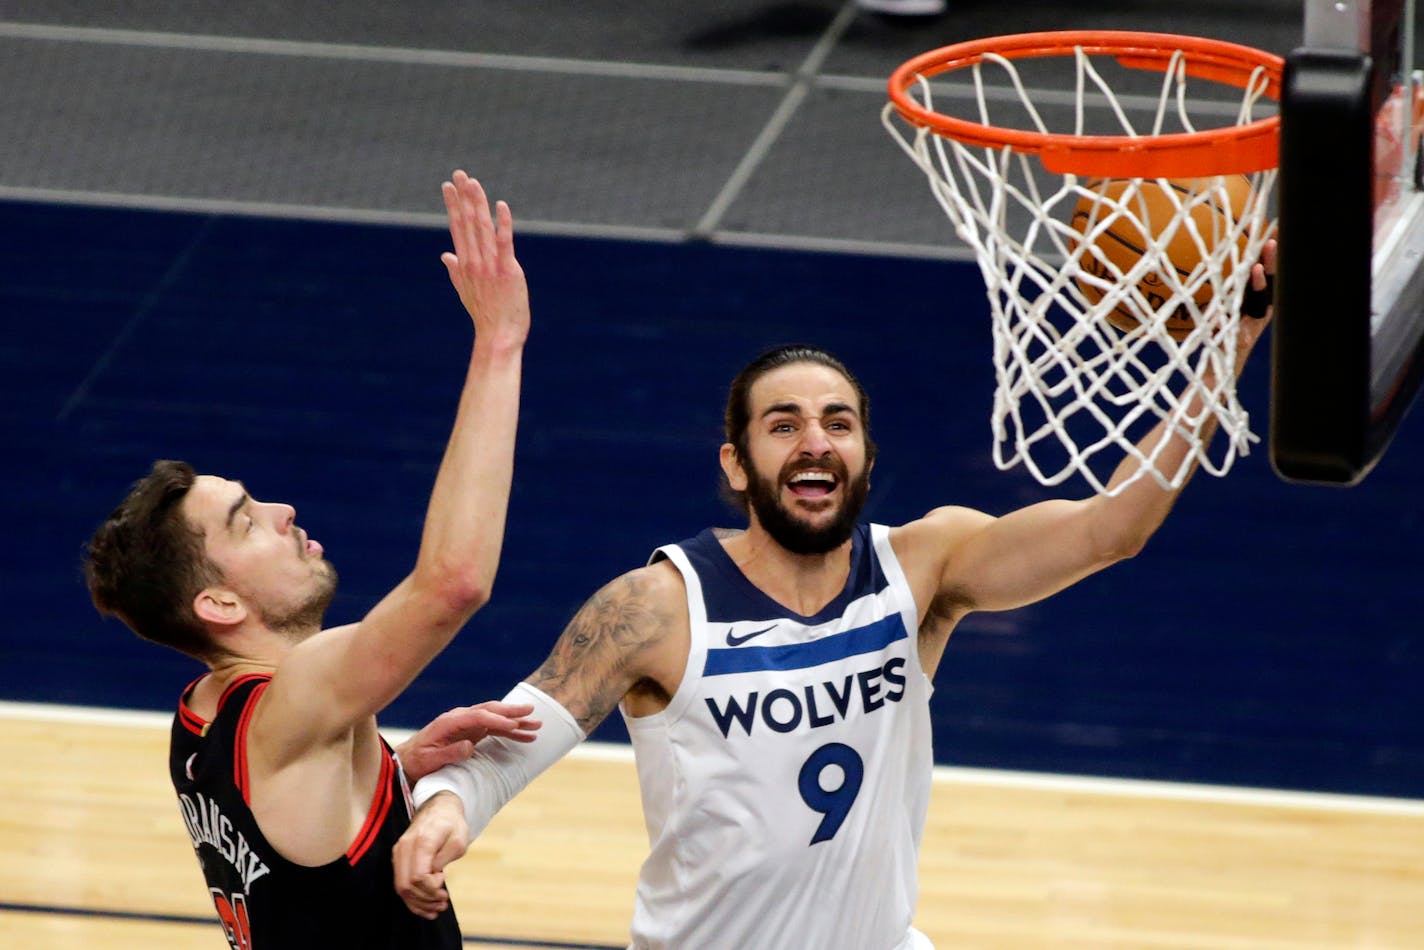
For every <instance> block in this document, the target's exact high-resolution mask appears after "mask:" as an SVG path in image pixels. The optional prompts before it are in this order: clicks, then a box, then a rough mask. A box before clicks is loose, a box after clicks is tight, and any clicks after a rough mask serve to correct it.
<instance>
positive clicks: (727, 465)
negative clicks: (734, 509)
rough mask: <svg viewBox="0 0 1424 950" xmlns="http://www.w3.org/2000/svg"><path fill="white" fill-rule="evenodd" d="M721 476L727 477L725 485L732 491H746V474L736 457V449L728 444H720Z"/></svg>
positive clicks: (740, 461) (738, 458) (739, 459)
mask: <svg viewBox="0 0 1424 950" xmlns="http://www.w3.org/2000/svg"><path fill="white" fill-rule="evenodd" d="M721 462H722V474H724V475H726V476H727V484H728V485H730V486H731V487H732V491H746V490H747V472H746V469H744V468H742V460H741V458H740V457H739V456H738V455H737V447H736V446H735V445H733V444H732V443H730V442H723V443H722V454H721Z"/></svg>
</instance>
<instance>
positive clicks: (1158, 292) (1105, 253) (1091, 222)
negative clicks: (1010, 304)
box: [1072, 175, 1251, 340]
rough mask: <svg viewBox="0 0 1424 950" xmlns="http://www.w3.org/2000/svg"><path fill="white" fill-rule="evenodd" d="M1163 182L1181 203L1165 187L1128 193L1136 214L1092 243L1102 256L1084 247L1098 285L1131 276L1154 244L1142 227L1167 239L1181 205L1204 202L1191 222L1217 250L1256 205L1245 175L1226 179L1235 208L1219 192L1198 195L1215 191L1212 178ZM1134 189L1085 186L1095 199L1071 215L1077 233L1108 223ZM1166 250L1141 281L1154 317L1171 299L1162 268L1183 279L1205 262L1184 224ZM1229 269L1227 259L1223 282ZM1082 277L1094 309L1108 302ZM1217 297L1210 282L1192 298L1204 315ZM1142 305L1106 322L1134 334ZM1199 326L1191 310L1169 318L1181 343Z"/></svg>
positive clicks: (1124, 306)
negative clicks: (1194, 199) (1204, 196)
mask: <svg viewBox="0 0 1424 950" xmlns="http://www.w3.org/2000/svg"><path fill="white" fill-rule="evenodd" d="M1165 181H1166V185H1167V187H1168V188H1170V189H1172V191H1174V192H1176V195H1175V197H1174V196H1172V195H1169V194H1168V192H1167V190H1166V189H1164V188H1163V186H1162V184H1161V183H1159V182H1157V181H1150V180H1148V181H1143V182H1141V184H1140V185H1139V188H1138V192H1137V195H1136V196H1133V195H1130V194H1129V195H1128V197H1127V201H1126V208H1127V210H1128V211H1129V212H1131V213H1130V214H1124V215H1122V216H1120V217H1118V218H1116V219H1115V220H1113V221H1112V222H1111V223H1110V224H1109V225H1108V227H1107V229H1106V230H1105V231H1103V232H1101V233H1100V234H1098V236H1097V237H1096V238H1095V240H1094V247H1096V252H1095V251H1094V250H1093V248H1086V249H1084V251H1083V254H1082V258H1081V262H1082V269H1083V270H1084V271H1086V272H1088V273H1089V274H1091V275H1092V276H1093V277H1096V278H1099V279H1100V280H1105V281H1109V282H1116V281H1117V280H1118V279H1119V275H1121V274H1125V273H1127V272H1128V271H1129V270H1130V269H1131V268H1132V267H1133V266H1134V265H1136V264H1137V262H1138V261H1139V260H1140V259H1141V257H1142V255H1143V250H1144V248H1146V247H1147V244H1148V242H1147V240H1146V238H1145V236H1144V234H1143V228H1145V229H1146V231H1147V232H1148V233H1149V234H1151V235H1152V237H1153V238H1158V237H1161V236H1163V235H1164V234H1166V233H1167V231H1168V229H1169V227H1170V226H1171V224H1172V222H1173V221H1174V220H1175V219H1176V218H1177V217H1178V216H1179V215H1180V214H1181V212H1180V211H1179V209H1178V205H1179V204H1186V203H1187V202H1188V201H1189V200H1190V199H1191V198H1192V197H1193V196H1197V199H1196V200H1197V202H1198V203H1196V204H1195V206H1194V207H1192V208H1191V212H1190V214H1191V218H1192V221H1193V222H1194V223H1195V225H1196V229H1197V232H1198V233H1199V234H1200V235H1201V239H1202V242H1203V243H1204V244H1205V245H1206V248H1207V250H1208V251H1210V250H1211V249H1212V248H1213V247H1215V242H1216V241H1219V240H1224V239H1226V236H1227V235H1228V234H1230V233H1231V230H1232V229H1233V228H1234V227H1235V225H1236V222H1237V221H1238V220H1240V218H1241V215H1243V214H1244V213H1245V212H1246V209H1247V207H1248V206H1249V205H1248V202H1249V201H1250V199H1251V181H1250V179H1248V178H1247V177H1246V176H1245V175H1225V176H1223V177H1222V181H1223V182H1224V185H1225V192H1226V195H1227V197H1228V199H1229V201H1230V205H1229V207H1228V206H1224V205H1223V204H1222V201H1221V190H1220V189H1214V190H1213V191H1212V193H1211V194H1210V195H1209V197H1208V199H1207V200H1202V199H1201V197H1200V194H1199V193H1200V192H1202V191H1204V190H1206V189H1212V188H1213V185H1212V179H1190V178H1185V179H1166V180H1165ZM1128 185H1129V182H1128V181H1127V180H1113V179H1108V180H1104V179H1096V180H1093V181H1089V182H1087V183H1086V184H1085V185H1084V187H1085V188H1086V189H1087V190H1088V191H1090V192H1092V193H1093V195H1094V196H1092V197H1090V196H1088V195H1082V196H1080V197H1079V199H1078V203H1077V205H1076V206H1075V207H1074V209H1073V221H1072V224H1073V228H1074V230H1076V231H1077V232H1078V233H1079V234H1082V235H1086V234H1087V233H1088V232H1089V231H1090V230H1092V228H1093V227H1094V226H1095V225H1096V224H1097V223H1098V221H1099V220H1100V219H1105V218H1106V217H1107V216H1108V215H1109V214H1110V213H1111V212H1112V209H1113V208H1114V207H1115V206H1116V205H1117V203H1118V201H1119V199H1120V198H1121V197H1122V195H1123V193H1124V192H1125V191H1126V190H1127V188H1128ZM1097 196H1100V197H1097ZM1238 244H1239V245H1240V246H1241V248H1242V249H1244V248H1245V245H1246V236H1245V235H1244V234H1242V235H1241V237H1240V238H1239V240H1238ZM1165 250H1166V258H1165V260H1163V261H1161V262H1159V264H1158V265H1157V266H1156V267H1153V268H1150V269H1148V271H1147V272H1146V273H1145V274H1143V276H1142V278H1141V279H1140V280H1139V281H1138V283H1137V287H1138V290H1139V291H1140V292H1141V295H1142V298H1143V299H1145V300H1146V302H1147V305H1148V306H1149V307H1151V309H1152V311H1154V312H1155V311H1157V310H1159V309H1160V308H1161V307H1162V306H1163V305H1164V304H1165V303H1166V302H1167V301H1168V300H1170V299H1171V297H1172V287H1171V285H1170V284H1169V283H1168V281H1167V279H1166V278H1165V274H1164V270H1163V268H1165V267H1168V266H1170V267H1172V268H1173V269H1175V270H1176V272H1177V274H1178V275H1179V277H1180V278H1181V279H1183V280H1185V279H1186V278H1187V276H1188V275H1189V274H1191V273H1192V271H1193V270H1195V269H1196V268H1197V266H1198V265H1199V264H1200V263H1201V259H1202V254H1201V252H1200V249H1199V248H1198V245H1197V241H1196V240H1195V239H1194V238H1193V236H1192V234H1191V232H1190V230H1189V229H1188V228H1187V226H1186V222H1185V221H1183V222H1181V223H1179V224H1178V225H1177V226H1176V228H1175V229H1173V230H1172V232H1171V235H1170V240H1169V241H1168V243H1167V246H1166V249H1165ZM1099 254H1101V255H1102V259H1100V258H1099V257H1098V255H1099ZM1104 259H1105V260H1106V261H1108V262H1111V265H1112V266H1111V267H1109V266H1108V265H1107V264H1105V263H1104ZM1230 267H1231V264H1230V262H1229V261H1228V262H1227V263H1226V264H1225V273H1224V274H1223V277H1224V276H1226V275H1228V274H1230ZM1114 268H1115V269H1116V270H1114ZM1076 279H1077V283H1078V287H1079V289H1080V290H1081V291H1082V292H1083V296H1084V297H1085V298H1087V301H1088V303H1089V304H1090V305H1096V304H1097V303H1098V302H1099V301H1100V300H1101V299H1102V297H1103V293H1104V290H1103V288H1102V287H1101V286H1099V285H1095V284H1094V283H1093V282H1091V281H1089V280H1087V279H1086V277H1085V276H1084V275H1083V274H1082V273H1080V274H1079V275H1078V276H1077V278H1076ZM1211 296H1212V285H1211V283H1210V282H1203V283H1202V285H1201V287H1200V288H1199V289H1198V290H1197V292H1196V294H1195V295H1194V298H1193V299H1194V300H1195V301H1196V305H1197V308H1198V310H1201V309H1204V308H1205V307H1206V305H1207V304H1208V303H1209V302H1210V301H1211ZM1141 306H1142V302H1141V301H1139V300H1138V299H1136V298H1135V297H1133V298H1124V299H1123V300H1121V301H1119V302H1118V304H1117V305H1116V306H1115V307H1113V309H1112V310H1110V311H1108V313H1107V315H1106V316H1107V320H1108V322H1109V323H1111V324H1112V325H1113V326H1115V327H1117V328H1118V329H1119V330H1131V329H1133V328H1134V327H1136V326H1137V325H1138V323H1139V311H1140V308H1141ZM1193 326H1194V321H1193V319H1192V314H1191V310H1190V308H1189V307H1186V306H1180V307H1178V308H1177V309H1176V310H1175V311H1174V312H1173V313H1172V315H1171V316H1170V317H1168V318H1167V323H1166V329H1167V332H1168V333H1169V334H1170V335H1171V336H1172V338H1173V339H1176V340H1181V339H1184V338H1185V337H1186V336H1187V334H1189V333H1190V332H1191V331H1192V327H1193Z"/></svg>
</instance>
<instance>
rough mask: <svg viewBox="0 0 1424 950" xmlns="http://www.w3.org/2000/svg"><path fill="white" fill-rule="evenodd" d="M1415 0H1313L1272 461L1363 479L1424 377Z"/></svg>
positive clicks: (1294, 161)
mask: <svg viewBox="0 0 1424 950" xmlns="http://www.w3.org/2000/svg"><path fill="white" fill-rule="evenodd" d="M1414 7H1415V0H1306V3H1305V29H1304V40H1303V45H1302V46H1301V47H1300V48H1299V49H1297V50H1295V51H1294V52H1293V53H1292V54H1291V55H1290V56H1289V57H1288V58H1287V60H1286V68H1285V76H1284V82H1283V84H1282V95H1281V105H1280V109H1281V147H1280V152H1281V165H1280V179H1279V182H1278V185H1277V189H1278V191H1277V194H1278V199H1279V211H1280V217H1279V227H1280V231H1279V233H1280V235H1281V251H1280V262H1279V269H1278V274H1277V279H1276V321H1275V328H1274V331H1273V335H1274V344H1273V353H1272V375H1273V381H1272V396H1271V460H1272V463H1273V464H1274V465H1275V467H1276V471H1277V472H1278V473H1279V474H1280V475H1281V477H1283V478H1285V479H1288V480H1291V481H1304V482H1318V483H1327V484H1338V485H1351V484H1354V483H1356V482H1358V481H1359V480H1361V479H1362V478H1364V477H1365V476H1366V475H1367V474H1368V473H1369V471H1370V469H1371V468H1372V467H1373V466H1374V464H1375V463H1376V462H1377V461H1378V460H1379V458H1380V456H1381V455H1382V454H1383V453H1384V451H1385V449H1386V448H1387V447H1388V445H1389V442H1390V439H1391V438H1392V437H1393V435H1394V432H1395V429H1396V428H1397V427H1398V425H1399V421H1400V419H1401V418H1402V416H1403V415H1404V413H1405V411H1406V410H1407V409H1408V407H1409V404H1410V403H1411V402H1412V400H1413V397H1414V395H1415V393H1416V391H1417V389H1418V388H1419V383H1420V380H1421V376H1422V375H1424V353H1422V352H1421V351H1424V346H1421V343H1424V194H1421V191H1420V188H1421V153H1420V149H1419V137H1420V134H1421V123H1420V118H1421V109H1420V104H1421V102H1424V98H1421V94H1420V89H1419V85H1418V81H1417V79H1416V74H1415V71H1414V27H1415V15H1414V14H1415V10H1414Z"/></svg>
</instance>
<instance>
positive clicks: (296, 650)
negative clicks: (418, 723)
mask: <svg viewBox="0 0 1424 950" xmlns="http://www.w3.org/2000/svg"><path fill="white" fill-rule="evenodd" d="M452 179H453V180H452V181H449V182H446V183H445V184H444V186H443V189H442V190H443V192H444V198H445V206H446V209H447V211H448V214H449V222H450V236H451V238H452V239H453V241H454V251H453V253H451V252H447V253H445V254H444V255H442V260H443V261H444V263H445V265H446V269H447V271H448V272H449V276H450V281H451V283H452V284H454V286H455V289H456V290H457V291H458V292H459V296H460V299H461V301H462V302H463V303H464V306H465V308H466V309H467V310H468V311H469V314H470V317H471V318H472V319H473V322H474V330H475V338H474V345H473V351H472V353H471V356H470V362H469V370H468V375H467V377H466V380H465V385H464V389H463V391H462V393H461V395H460V402H459V406H458V409H457V411H456V417H455V423H454V428H453V431H452V433H451V435H450V439H449V443H448V445H447V447H446V449H445V455H444V458H443V460H442V462H441V465H440V469H439V471H438V473H437V475H436V478H435V486H434V489H433V491H432V493H431V497H430V503H429V509H428V511H427V514H426V520H425V528H424V534H423V537H422V539H421V543H420V550H419V553H418V554H417V557H416V560H415V567H414V569H413V570H412V571H411V573H410V575H409V576H407V577H406V578H405V579H404V580H402V581H401V582H400V584H399V585H397V586H396V588H395V589H394V590H392V591H391V592H390V593H389V594H387V595H386V597H385V598H384V599H382V600H381V601H380V602H379V603H378V604H376V606H375V607H374V608H372V610H371V612H370V613H368V614H367V615H366V616H365V617H364V618H363V619H361V620H360V621H358V622H357V623H354V624H350V625H348V626H342V627H335V628H332V629H329V630H321V622H322V616H323V614H324V612H325V610H326V608H327V605H328V604H329V603H330V602H331V598H332V595H333V593H334V591H335V588H336V572H335V571H334V570H333V568H332V566H331V564H330V563H329V562H328V561H327V560H326V559H325V558H324V556H323V551H322V547H321V545H320V544H318V543H317V542H316V541H315V540H313V539H312V538H310V537H308V535H307V533H306V532H305V531H304V530H302V529H301V528H299V527H298V526H297V525H296V523H295V517H296V512H295V511H294V510H293V509H292V508H291V507H290V506H288V505H283V504H274V503H270V502H263V501H258V500H257V499H256V498H254V497H253V496H252V495H251V494H250V493H249V491H248V488H247V487H246V486H245V485H243V484H242V483H241V482H237V481H231V480H228V479H225V478H220V477H217V476H214V475H198V474H195V473H194V471H193V469H192V468H191V467H189V466H188V465H186V464H184V463H182V462H172V461H162V462H158V463H156V464H155V465H154V466H153V470H152V472H151V473H150V474H149V475H148V476H146V477H145V478H143V479H142V480H140V481H139V482H137V483H136V484H135V485H134V487H133V489H132V490H131V492H130V493H129V495H128V496H127V497H126V498H125V499H124V501H123V503H122V504H120V506H119V507H118V508H117V509H116V510H115V511H114V513H113V514H112V515H110V516H109V518H108V520H107V521H106V522H105V523H104V524H103V525H102V526H100V528H99V529H98V530H97V531H96V532H95V534H94V536H93V538H91V539H90V541H89V544H88V549H87V558H86V564H85V568H86V576H87V580H88V584H89V590H90V593H91V596H92V597H93V600H94V604H95V606H96V607H97V608H98V609H99V611H100V612H101V613H104V614H107V615H113V616H117V617H119V618H120V619H122V620H123V621H124V622H125V623H126V624H127V625H128V626H129V627H131V628H132V629H133V630H134V632H135V633H137V634H138V635H139V636H141V637H144V638H145V639H149V640H153V641H154V642H157V643H160V644H163V645H165V646H169V647H172V648H174V649H176V650H179V651H181V652H183V653H186V654H188V655H190V656H192V657H194V658H196V659H198V660H201V661H203V662H204V663H206V664H207V665H208V667H209V672H208V673H206V674H205V675H203V676H202V677H200V678H199V679H198V680H197V681H195V682H194V683H193V684H192V685H191V686H189V687H188V688H187V690H185V691H184V693H183V694H182V697H181V699H180V702H179V706H178V713H177V715H176V716H175V718H174V723H173V736H172V744H171V748H170V756H169V767H170V772H171V774H172V779H173V784H174V787H175V789H176V790H177V792H178V799H179V804H180V806H181V811H182V815H183V820H184V822H185V824H186V825H187V828H188V831H189V834H190V835H191V837H192V839H193V847H194V849H195V850H196V851H197V854H198V859H199V862H200V864H201V865H202V868H203V874H204V876H205V877H206V879H207V884H208V888H209V891H210V893H211V895H212V899H213V902H214V904H215V906H216V908H217V912H218V916H219V918H220V920H221V923H222V926H223V928H224V930H225V931H226V932H227V937H228V940H229V942H230V944H231V945H232V947H233V948H235V950H245V948H249V947H255V948H261V950H274V948H293V950H297V948H300V950H311V948H313V947H342V948H371V950H377V948H379V950H390V948H394V947H401V948H457V947H459V946H460V945H461V937H460V930H459V925H458V923H457V922H456V919H455V915H454V912H453V910H451V911H447V912H445V913H442V914H440V915H438V916H435V915H431V916H430V917H429V918H426V917H418V916H416V915H415V914H412V913H410V912H409V911H408V910H407V909H406V908H405V906H404V905H403V904H402V903H401V901H400V900H399V899H398V898H397V897H396V894H395V891H394V887H393V882H392V876H391V847H392V846H393V845H394V843H395V841H396V839H397V838H398V837H399V836H400V834H401V832H402V831H404V830H405V828H406V827H407V825H408V824H409V822H410V805H409V796H408V792H407V788H408V786H407V784H406V780H407V776H408V777H410V778H411V779H414V778H418V777H420V776H421V775H424V774H425V773H427V772H429V771H431V770H433V769H434V768H436V767H438V766H440V765H442V764H444V763H445V762H449V761H453V760H455V759H458V758H462V757H465V756H468V755H469V754H470V750H471V748H472V743H473V741H475V740H478V739H480V738H482V737H484V736H485V735H499V736H503V737H505V738H508V739H510V740H512V741H516V742H522V741H528V740H529V739H530V738H531V737H532V735H533V732H532V730H533V729H534V728H536V727H537V725H538V723H537V722H535V721H533V720H529V719H527V718H526V717H527V716H528V715H529V713H530V711H531V710H530V707H528V706H521V705H518V704H508V703H486V704H483V705H482V706H476V707H471V708H465V709H458V710H452V711H451V712H449V713H446V714H445V715H444V716H441V717H440V718H438V719H437V720H435V722H433V723H431V724H430V725H429V726H427V727H426V728H425V729H423V730H422V731H421V732H420V733H418V734H417V735H416V736H415V737H414V738H413V739H412V740H411V741H409V742H407V743H405V744H404V745H403V746H402V748H401V750H400V758H399V760H398V759H397V757H396V755H394V754H393V752H392V750H391V749H390V747H389V746H387V745H386V744H385V743H384V741H383V740H382V739H381V737H380V735H379V733H378V732H377V730H376V719H375V714H376V712H377V711H379V710H380V709H382V708H384V707H385V706H386V705H387V704H388V703H390V702H391V700H393V699H395V698H396V696H398V695H399V694H400V692H401V690H403V689H404V688H405V687H406V686H407V685H408V684H409V683H410V682H411V680H412V679H414V678H415V676H416V674H418V673H419V672H420V670H421V669H422V668H423V667H424V666H425V665H426V664H427V663H429V662H430V661H431V660H432V659H433V658H434V657H435V655H436V654H437V653H439V652H440V650H441V649H442V648H444V647H445V645H446V644H448V643H449V642H450V640H451V638H452V637H454V635H455V634H456V632H457V631H459V629H460V627H461V626H462V625H463V624H464V623H465V622H466V621H467V620H468V619H469V618H470V617H471V616H472V615H473V614H474V612H475V611H476V610H478V609H479V608H480V607H481V606H482V605H483V604H484V603H485V602H486V600H487V599H488V597H489V592H490V587H491V585H492V584H493V582H494V577H495V569H496V566H497V564H498V562H499V554H500V548H501V545H502V543H503V536H504V521H505V512H506V508H507V503H508V499H509V490H510V480H511V477H512V469H513V455H514V441H515V428H516V420H517V417H518V409H519V389H520V374H521V363H522V354H523V347H524V340H525V337H526V335H527V334H528V330H529V303H528V294H527V291H526V288H525V282H524V274H523V272H522V270H521V268H520V266H519V262H518V261H517V260H516V259H515V256H514V245H513V232H512V230H511V229H512V221H511V217H510V213H509V209H508V207H507V206H506V205H505V204H504V203H503V202H500V203H499V204H498V205H497V207H496V214H495V217H493V218H492V217H491V214H490V208H489V204H488V202H487V199H486V197H485V193H484V191H483V190H482V189H481V187H480V185H479V183H478V182H476V181H475V180H473V179H471V178H469V177H467V176H466V175H465V173H464V172H458V171H457V172H455V174H454V175H453V176H452ZM496 218H497V222H498V223H497V225H496ZM402 766H404V770H405V773H406V774H405V775H402Z"/></svg>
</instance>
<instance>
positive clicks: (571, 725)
mask: <svg viewBox="0 0 1424 950" xmlns="http://www.w3.org/2000/svg"><path fill="white" fill-rule="evenodd" d="M504 701H505V702H506V703H527V704H530V705H532V706H533V707H534V712H532V713H531V714H530V715H529V718H530V719H535V720H538V721H540V722H542V723H543V725H542V726H540V727H539V732H538V733H537V735H538V738H536V739H535V740H534V741H533V742H515V741H513V740H511V739H505V738H503V737H502V736H490V737H489V738H487V739H482V740H480V742H479V743H478V744H476V745H475V753H474V755H472V756H471V757H470V758H468V759H466V760H465V761H463V762H456V763H454V764H452V765H447V766H444V767H443V768H440V769H437V770H436V771H434V772H431V773H430V774H429V775H427V776H425V778H423V779H421V780H420V781H418V782H416V783H415V789H414V790H413V792H412V796H411V797H412V798H413V799H414V800H415V805H416V807H417V808H419V807H420V806H421V805H423V804H425V803H426V802H427V801H429V800H430V798H431V796H433V795H434V794H435V793H436V792H454V793H455V795H456V796H457V797H458V798H459V799H460V801H461V802H463V803H464V805H465V821H466V822H468V823H469V826H470V840H471V841H473V840H474V839H475V837H476V836H477V835H479V833H480V832H481V831H483V830H484V828H485V825H487V824H489V822H490V819H491V818H493V817H494V815H495V812H497V811H499V810H500V809H501V808H503V807H504V805H505V803H506V802H508V801H509V800H510V799H511V798H513V797H514V796H515V795H518V794H519V793H520V792H521V791H522V790H523V789H524V786H526V785H528V784H529V783H530V782H532V781H534V779H535V778H537V777H538V776H539V774H540V773H541V772H543V771H544V770H545V769H547V768H548V767H549V766H551V765H553V764H554V763H555V762H557V761H559V760H560V759H562V758H563V757H564V756H565V755H567V754H568V752H569V750H570V749H572V748H573V747H574V746H576V745H578V744H579V743H580V742H582V741H583V740H584V738H585V736H584V734H583V730H582V729H580V728H579V724H578V721H577V720H576V719H574V717H573V716H572V715H571V714H570V713H569V711H568V710H567V709H565V708H564V707H563V706H561V705H559V703H558V702H557V701H556V700H554V699H553V698H551V697H550V696H548V695H547V694H545V693H543V692H541V691H540V690H538V689H535V688H534V687H533V686H530V685H529V684H528V683H520V684H519V685H518V686H516V687H514V689H512V690H510V691H509V695H508V696H506V697H504Z"/></svg>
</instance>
